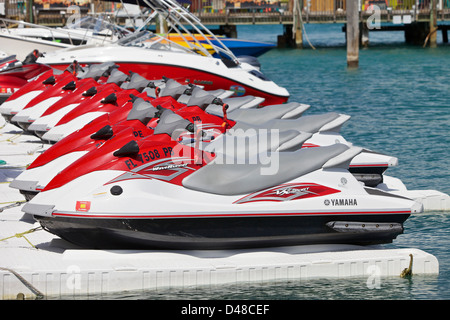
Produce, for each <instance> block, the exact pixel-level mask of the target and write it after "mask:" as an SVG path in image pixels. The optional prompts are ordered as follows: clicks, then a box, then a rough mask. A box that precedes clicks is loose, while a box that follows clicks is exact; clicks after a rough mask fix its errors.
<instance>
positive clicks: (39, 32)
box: [0, 15, 131, 60]
mask: <svg viewBox="0 0 450 320" xmlns="http://www.w3.org/2000/svg"><path fill="white" fill-rule="evenodd" d="M0 26H1V28H0V40H1V42H2V50H6V52H7V53H8V54H10V55H13V54H14V55H16V56H17V58H18V59H19V60H23V59H25V55H26V54H28V53H29V52H31V51H33V50H35V49H37V50H39V51H40V52H52V51H55V50H59V49H64V48H71V47H74V46H78V45H84V44H107V43H111V42H114V41H117V40H118V39H120V38H122V37H123V36H125V35H127V34H130V33H131V31H128V30H127V29H125V28H122V27H119V26H117V25H115V24H113V23H109V22H108V21H107V20H106V19H105V18H104V17H103V16H101V15H100V16H96V17H94V16H87V17H83V18H81V19H79V20H76V21H75V23H73V24H70V25H68V26H65V27H63V28H50V27H45V26H41V25H37V24H33V23H29V22H24V21H17V20H10V19H6V18H0Z"/></svg>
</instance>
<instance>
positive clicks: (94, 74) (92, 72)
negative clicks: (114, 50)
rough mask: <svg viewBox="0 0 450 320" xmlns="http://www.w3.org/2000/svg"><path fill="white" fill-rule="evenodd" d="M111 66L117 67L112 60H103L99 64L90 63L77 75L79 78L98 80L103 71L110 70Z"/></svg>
mask: <svg viewBox="0 0 450 320" xmlns="http://www.w3.org/2000/svg"><path fill="white" fill-rule="evenodd" d="M113 68H117V66H116V64H115V63H114V62H105V63H100V64H92V65H90V66H89V67H88V70H87V71H85V72H84V73H83V74H81V75H79V76H78V78H80V79H87V78H93V79H94V80H98V79H99V78H100V77H102V76H103V75H104V74H105V73H107V72H108V73H109V72H111V70H112V69H113Z"/></svg>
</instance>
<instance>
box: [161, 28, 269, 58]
mask: <svg viewBox="0 0 450 320" xmlns="http://www.w3.org/2000/svg"><path fill="white" fill-rule="evenodd" d="M160 35H161V36H164V37H166V38H167V39H169V40H171V41H174V42H177V43H183V42H184V40H183V39H182V37H181V36H180V35H178V34H176V33H169V34H166V35H164V34H160ZM183 36H184V37H185V38H186V39H187V40H188V41H189V42H191V43H194V39H193V37H195V38H196V39H197V40H198V41H199V42H200V43H201V44H202V45H203V46H204V47H205V48H206V49H208V50H209V52H211V53H212V54H213V56H215V57H218V56H219V55H218V54H217V53H216V52H214V51H213V49H212V48H211V46H210V45H209V44H208V43H207V42H206V40H205V39H203V36H202V35H198V34H192V35H191V36H189V35H183ZM216 37H217V39H219V40H220V42H221V43H222V44H223V45H225V46H226V47H227V48H228V49H230V51H232V52H233V54H234V55H235V56H236V57H238V58H239V57H240V56H251V57H259V56H261V55H263V54H264V53H266V52H268V51H269V50H271V49H273V48H275V47H276V45H275V44H273V43H268V42H262V41H251V40H243V39H237V38H228V37H225V36H218V35H216ZM208 40H209V41H210V42H211V43H212V44H213V45H215V46H219V45H220V43H219V42H218V41H217V40H216V39H215V38H212V37H208Z"/></svg>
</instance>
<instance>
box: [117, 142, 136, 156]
mask: <svg viewBox="0 0 450 320" xmlns="http://www.w3.org/2000/svg"><path fill="white" fill-rule="evenodd" d="M138 152H139V145H138V143H137V142H136V141H134V140H132V141H130V142H128V143H127V144H125V145H124V146H123V147H122V148H120V149H119V150H117V151H115V152H114V153H113V155H114V156H115V157H125V156H130V155H133V154H137V153H138Z"/></svg>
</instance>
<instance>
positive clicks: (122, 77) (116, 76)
mask: <svg viewBox="0 0 450 320" xmlns="http://www.w3.org/2000/svg"><path fill="white" fill-rule="evenodd" d="M127 78H128V76H127V75H126V74H125V73H123V72H122V71H119V70H117V69H113V70H112V71H111V75H110V76H109V77H108V80H106V83H115V84H117V85H119V86H120V85H121V84H122V83H123V82H125V81H126V80H127Z"/></svg>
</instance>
